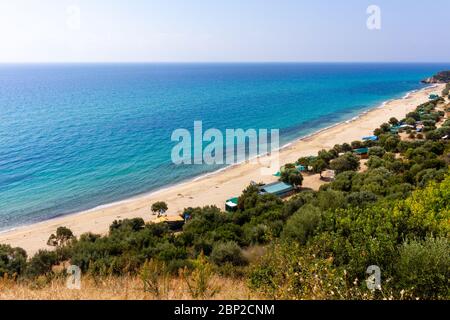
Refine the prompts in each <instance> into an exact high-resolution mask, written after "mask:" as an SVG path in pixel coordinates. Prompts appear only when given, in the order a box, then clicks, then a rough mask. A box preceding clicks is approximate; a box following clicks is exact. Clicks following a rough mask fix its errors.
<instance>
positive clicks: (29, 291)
mask: <svg viewBox="0 0 450 320" xmlns="http://www.w3.org/2000/svg"><path fill="white" fill-rule="evenodd" d="M211 283H212V284H213V285H214V288H217V289H218V292H217V293H216V294H215V295H214V296H213V297H212V298H211V299H217V300H221V299H226V300H247V299H250V300H252V299H260V298H261V297H258V296H256V295H255V294H254V293H252V292H251V291H250V290H249V289H248V287H247V286H246V284H245V282H244V281H243V280H235V279H230V278H223V277H219V276H214V277H213V278H212V279H211ZM174 299H175V300H189V299H192V296H191V294H190V291H189V288H188V286H187V284H186V282H185V281H184V280H183V279H182V278H180V277H172V278H170V279H168V280H167V281H166V283H165V284H164V285H162V286H161V295H160V297H159V298H156V297H155V295H154V294H152V293H151V292H145V290H144V285H143V282H142V281H141V279H140V278H139V277H136V276H124V277H106V278H101V279H95V278H91V277H83V278H82V288H81V290H70V289H68V288H67V287H66V284H65V280H64V279H56V280H50V281H47V280H46V279H45V278H42V279H38V280H36V281H34V282H33V283H20V282H19V283H18V282H15V281H12V280H8V279H0V300H174Z"/></svg>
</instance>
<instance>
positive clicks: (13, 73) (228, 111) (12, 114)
mask: <svg viewBox="0 0 450 320" xmlns="http://www.w3.org/2000/svg"><path fill="white" fill-rule="evenodd" d="M443 69H449V65H437V64H428V65H426V64H417V65H413V64H129V65H119V64H118V65H108V64H105V65H0V111H1V113H0V230H2V229H3V230H4V229H9V228H12V227H16V226H19V225H24V224H29V223H33V222H37V221H42V220H45V219H49V218H53V217H56V216H59V215H63V214H68V213H72V212H76V211H80V210H85V209H90V208H93V207H96V206H98V205H103V204H107V203H110V202H114V201H118V200H123V199H125V198H129V197H131V196H135V195H139V194H142V193H146V192H150V191H153V190H156V189H159V188H161V187H163V186H167V185H172V184H176V183H178V182H181V181H183V180H186V179H188V178H191V177H194V176H198V175H200V174H204V173H207V172H211V171H214V170H217V169H219V168H220V166H202V165H197V166H175V165H173V164H172V163H171V160H170V155H171V149H172V148H173V146H174V145H175V143H174V142H171V140H170V138H171V134H172V131H173V130H175V129H177V128H187V129H189V130H192V128H193V123H194V121H195V120H202V121H203V127H204V129H208V128H218V129H221V130H225V129H226V128H243V129H249V128H256V129H258V128H268V129H270V128H275V129H281V141H282V144H283V143H287V142H289V141H291V140H293V139H295V138H298V137H300V136H303V135H307V134H310V133H312V132H314V131H316V130H318V129H320V128H323V127H326V126H329V125H331V124H333V123H336V122H340V121H342V120H346V119H349V118H352V117H353V116H355V115H357V114H358V113H360V112H362V111H365V110H367V109H369V108H371V107H375V106H377V105H379V104H380V103H382V102H383V101H385V100H388V99H392V98H399V97H402V96H403V95H405V94H406V93H407V92H408V91H411V90H415V89H419V88H422V87H423V85H421V84H420V80H421V79H423V78H425V77H427V76H430V75H432V74H433V73H435V72H437V71H440V70H443Z"/></svg>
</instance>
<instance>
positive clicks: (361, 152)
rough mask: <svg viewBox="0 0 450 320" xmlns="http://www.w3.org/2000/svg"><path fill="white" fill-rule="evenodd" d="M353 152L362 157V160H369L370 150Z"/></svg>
mask: <svg viewBox="0 0 450 320" xmlns="http://www.w3.org/2000/svg"><path fill="white" fill-rule="evenodd" d="M353 152H354V153H356V154H357V155H358V156H360V157H361V159H367V158H368V157H369V148H359V149H355V150H353Z"/></svg>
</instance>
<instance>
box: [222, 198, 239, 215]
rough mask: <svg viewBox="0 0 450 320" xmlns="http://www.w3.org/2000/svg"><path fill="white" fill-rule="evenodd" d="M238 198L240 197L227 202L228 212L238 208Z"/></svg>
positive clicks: (226, 209) (226, 208)
mask: <svg viewBox="0 0 450 320" xmlns="http://www.w3.org/2000/svg"><path fill="white" fill-rule="evenodd" d="M238 200H239V198H237V197H236V198H231V199H228V200H227V201H226V202H225V211H227V212H235V211H236V210H237V209H238Z"/></svg>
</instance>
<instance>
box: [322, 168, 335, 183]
mask: <svg viewBox="0 0 450 320" xmlns="http://www.w3.org/2000/svg"><path fill="white" fill-rule="evenodd" d="M335 178H336V172H334V170H326V171H324V172H322V174H321V179H322V180H325V181H333V180H334V179H335Z"/></svg>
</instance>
